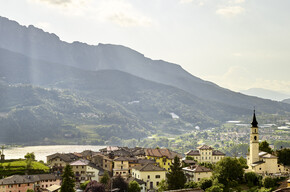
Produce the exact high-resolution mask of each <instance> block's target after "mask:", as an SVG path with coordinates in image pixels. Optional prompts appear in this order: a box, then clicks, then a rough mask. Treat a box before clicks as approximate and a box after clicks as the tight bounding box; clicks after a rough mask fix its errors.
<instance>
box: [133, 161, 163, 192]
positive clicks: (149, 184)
mask: <svg viewBox="0 0 290 192" xmlns="http://www.w3.org/2000/svg"><path fill="white" fill-rule="evenodd" d="M132 177H134V178H137V179H139V180H142V181H144V182H145V183H146V189H147V190H149V189H157V188H158V184H159V183H160V182H161V181H162V180H163V179H164V180H165V179H166V170H165V169H164V168H161V167H158V166H155V165H154V164H146V165H137V166H135V167H132Z"/></svg>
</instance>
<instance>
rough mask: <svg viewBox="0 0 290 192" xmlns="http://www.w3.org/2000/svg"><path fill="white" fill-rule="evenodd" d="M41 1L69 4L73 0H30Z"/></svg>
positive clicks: (52, 3) (53, 3)
mask: <svg viewBox="0 0 290 192" xmlns="http://www.w3.org/2000/svg"><path fill="white" fill-rule="evenodd" d="M30 1H34V2H39V3H47V4H51V5H61V6H62V5H67V4H70V3H72V2H73V0H30Z"/></svg>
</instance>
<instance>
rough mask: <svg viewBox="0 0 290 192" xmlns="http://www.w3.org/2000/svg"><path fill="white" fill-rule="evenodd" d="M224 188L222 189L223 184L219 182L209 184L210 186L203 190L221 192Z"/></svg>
mask: <svg viewBox="0 0 290 192" xmlns="http://www.w3.org/2000/svg"><path fill="white" fill-rule="evenodd" d="M223 191H224V189H223V185H222V184H220V185H213V186H211V187H210V188H207V189H206V190H205V192H223Z"/></svg>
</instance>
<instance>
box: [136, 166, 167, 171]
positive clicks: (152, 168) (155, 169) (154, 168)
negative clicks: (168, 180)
mask: <svg viewBox="0 0 290 192" xmlns="http://www.w3.org/2000/svg"><path fill="white" fill-rule="evenodd" d="M132 169H136V170H139V171H166V170H165V169H163V168H161V167H157V166H155V165H153V164H145V165H137V166H135V167H132Z"/></svg>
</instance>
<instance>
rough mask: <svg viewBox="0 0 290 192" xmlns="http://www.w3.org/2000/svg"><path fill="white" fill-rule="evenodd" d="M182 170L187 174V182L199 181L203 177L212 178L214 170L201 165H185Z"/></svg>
mask: <svg viewBox="0 0 290 192" xmlns="http://www.w3.org/2000/svg"><path fill="white" fill-rule="evenodd" d="M182 170H183V172H184V174H185V176H186V179H187V182H190V181H194V182H198V181H200V180H201V179H203V178H210V177H211V176H212V172H213V171H212V170H211V169H209V168H207V167H203V166H200V165H196V166H190V167H184V168H182Z"/></svg>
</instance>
